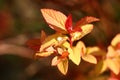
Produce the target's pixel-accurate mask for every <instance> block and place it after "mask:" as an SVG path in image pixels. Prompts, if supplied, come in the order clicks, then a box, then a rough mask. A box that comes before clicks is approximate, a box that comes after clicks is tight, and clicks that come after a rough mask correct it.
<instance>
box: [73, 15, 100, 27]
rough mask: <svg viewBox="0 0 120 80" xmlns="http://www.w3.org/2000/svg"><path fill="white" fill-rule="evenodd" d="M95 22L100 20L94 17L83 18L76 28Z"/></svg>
mask: <svg viewBox="0 0 120 80" xmlns="http://www.w3.org/2000/svg"><path fill="white" fill-rule="evenodd" d="M95 21H99V19H98V18H95V17H92V16H87V17H84V18H82V19H81V20H80V21H78V22H77V23H76V25H75V27H77V26H82V25H85V24H89V23H91V22H95Z"/></svg>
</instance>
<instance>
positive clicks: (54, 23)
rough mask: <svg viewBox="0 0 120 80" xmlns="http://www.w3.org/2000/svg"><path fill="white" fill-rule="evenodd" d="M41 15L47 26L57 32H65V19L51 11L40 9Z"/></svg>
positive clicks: (61, 14)
mask: <svg viewBox="0 0 120 80" xmlns="http://www.w3.org/2000/svg"><path fill="white" fill-rule="evenodd" d="M41 12H42V15H43V17H44V19H45V21H46V22H47V23H48V25H49V26H50V27H51V28H52V29H54V30H56V31H57V32H65V31H66V29H65V21H66V19H67V17H66V16H65V15H64V14H63V13H61V12H59V11H56V10H53V9H41Z"/></svg>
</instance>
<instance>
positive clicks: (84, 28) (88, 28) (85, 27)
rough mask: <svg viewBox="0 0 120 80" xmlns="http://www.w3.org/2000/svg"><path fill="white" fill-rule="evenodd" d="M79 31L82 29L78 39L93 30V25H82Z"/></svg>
mask: <svg viewBox="0 0 120 80" xmlns="http://www.w3.org/2000/svg"><path fill="white" fill-rule="evenodd" d="M81 29H82V32H81V36H80V37H79V38H82V37H83V36H85V35H87V34H88V33H90V32H91V31H92V30H93V25H92V24H86V25H83V26H82V27H81Z"/></svg>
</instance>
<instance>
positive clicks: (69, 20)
mask: <svg viewBox="0 0 120 80" xmlns="http://www.w3.org/2000/svg"><path fill="white" fill-rule="evenodd" d="M65 28H66V29H67V31H68V32H69V33H70V32H71V31H72V16H71V14H70V15H69V16H68V18H67V20H66V22H65Z"/></svg>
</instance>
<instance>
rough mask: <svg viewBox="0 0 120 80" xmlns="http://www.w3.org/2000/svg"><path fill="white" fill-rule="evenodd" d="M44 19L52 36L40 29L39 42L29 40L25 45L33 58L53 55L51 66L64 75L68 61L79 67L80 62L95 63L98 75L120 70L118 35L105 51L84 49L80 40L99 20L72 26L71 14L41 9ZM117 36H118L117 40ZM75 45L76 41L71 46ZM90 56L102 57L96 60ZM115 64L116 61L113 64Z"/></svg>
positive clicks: (84, 20) (91, 19)
mask: <svg viewBox="0 0 120 80" xmlns="http://www.w3.org/2000/svg"><path fill="white" fill-rule="evenodd" d="M40 11H41V13H42V15H43V18H44V19H45V21H46V23H47V24H48V26H49V27H50V28H51V29H53V30H55V33H54V34H52V35H49V36H47V35H46V33H45V32H44V31H43V30H42V31H41V37H40V39H34V40H29V41H28V45H29V47H31V48H32V49H34V50H35V51H36V53H35V55H34V56H35V57H36V58H41V57H48V56H51V55H53V56H54V57H53V59H52V60H51V66H57V68H58V70H59V71H60V72H61V73H62V74H64V75H66V73H67V71H68V63H69V60H71V61H72V62H73V63H74V64H76V65H79V64H80V62H81V59H83V60H84V61H87V62H89V63H92V64H97V63H98V64H97V65H96V69H95V71H96V72H97V73H98V74H100V73H102V72H104V71H105V70H107V69H110V70H111V71H113V72H114V73H115V74H119V71H120V64H119V62H120V58H119V57H120V35H117V37H115V38H114V39H113V40H112V42H111V45H110V46H109V47H108V52H105V51H103V50H101V49H100V48H99V47H97V46H96V47H86V46H85V44H84V42H82V41H81V40H80V39H81V38H82V37H84V36H85V35H87V34H88V33H90V32H91V31H92V30H93V28H94V27H93V24H92V22H96V21H99V19H98V18H95V17H91V16H87V17H84V18H82V19H80V20H79V21H78V22H76V24H75V25H73V24H72V15H71V14H69V15H68V16H66V15H64V14H63V13H62V12H60V11H56V10H53V9H41V10H40ZM118 36H119V37H118ZM74 42H77V43H76V45H74ZM93 54H98V55H100V56H102V57H104V58H102V59H101V60H98V61H99V62H97V58H96V57H95V56H94V55H93ZM114 61H115V62H114Z"/></svg>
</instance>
